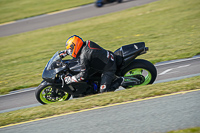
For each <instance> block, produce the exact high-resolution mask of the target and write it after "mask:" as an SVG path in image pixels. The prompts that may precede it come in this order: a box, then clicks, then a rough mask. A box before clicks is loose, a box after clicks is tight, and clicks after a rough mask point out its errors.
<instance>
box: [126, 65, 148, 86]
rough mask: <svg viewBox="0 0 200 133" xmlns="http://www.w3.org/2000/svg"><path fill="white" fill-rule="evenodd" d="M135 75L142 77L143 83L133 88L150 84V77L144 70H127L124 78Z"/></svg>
mask: <svg viewBox="0 0 200 133" xmlns="http://www.w3.org/2000/svg"><path fill="white" fill-rule="evenodd" d="M136 75H142V76H144V78H145V79H144V82H143V83H142V84H140V85H134V87H135V86H142V85H147V84H149V83H150V81H151V79H152V75H151V73H150V72H149V71H148V70H146V69H143V68H135V69H132V70H129V71H128V72H127V73H126V74H125V75H124V77H135V76H136ZM125 81H128V79H126V80H125ZM129 87H133V86H129Z"/></svg>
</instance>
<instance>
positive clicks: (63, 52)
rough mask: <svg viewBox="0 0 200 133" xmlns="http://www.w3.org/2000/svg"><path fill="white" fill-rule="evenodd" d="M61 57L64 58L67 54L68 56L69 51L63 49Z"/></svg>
mask: <svg viewBox="0 0 200 133" xmlns="http://www.w3.org/2000/svg"><path fill="white" fill-rule="evenodd" d="M59 55H60V57H61V58H64V57H65V56H67V51H66V50H63V51H61V52H60V53H59Z"/></svg>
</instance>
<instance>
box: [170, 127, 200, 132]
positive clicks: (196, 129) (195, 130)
mask: <svg viewBox="0 0 200 133" xmlns="http://www.w3.org/2000/svg"><path fill="white" fill-rule="evenodd" d="M167 133H200V127H193V128H187V129H182V130H175V131H170V132H167Z"/></svg>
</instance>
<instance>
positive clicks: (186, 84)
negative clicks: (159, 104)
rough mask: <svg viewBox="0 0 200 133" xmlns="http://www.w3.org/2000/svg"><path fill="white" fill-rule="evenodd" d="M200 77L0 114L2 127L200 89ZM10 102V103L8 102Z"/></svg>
mask: <svg viewBox="0 0 200 133" xmlns="http://www.w3.org/2000/svg"><path fill="white" fill-rule="evenodd" d="M199 81H200V76H197V77H192V78H188V79H182V80H178V81H172V82H166V83H159V84H154V85H147V86H141V87H135V88H134V87H133V88H131V89H127V90H121V91H117V92H109V93H103V94H97V95H91V96H87V97H83V98H79V99H73V100H69V101H64V102H58V103H52V104H48V105H44V106H38V107H33V108H27V109H22V110H16V111H11V112H7V113H1V114H0V118H1V120H0V126H4V125H8V124H11V123H18V122H24V121H28V120H33V119H37V118H44V117H48V116H52V115H58V114H62V113H67V112H73V111H79V110H83V109H89V108H94V107H99V106H105V105H109V104H114V103H121V102H125V101H132V100H136V99H143V98H147V97H154V96H159V95H164V94H170V93H174V92H179V91H187V90H195V89H200V82H199ZM8 102H9V101H8Z"/></svg>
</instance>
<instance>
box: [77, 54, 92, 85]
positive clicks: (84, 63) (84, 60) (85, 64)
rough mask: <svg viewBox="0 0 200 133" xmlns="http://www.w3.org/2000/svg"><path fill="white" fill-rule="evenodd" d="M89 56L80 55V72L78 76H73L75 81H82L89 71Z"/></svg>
mask: <svg viewBox="0 0 200 133" xmlns="http://www.w3.org/2000/svg"><path fill="white" fill-rule="evenodd" d="M88 56H89V54H88V53H87V54H86V53H83V54H81V55H80V65H81V71H80V73H79V74H77V75H75V76H74V77H75V78H76V79H77V81H82V80H84V79H86V77H87V74H88V69H89V57H88Z"/></svg>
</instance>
